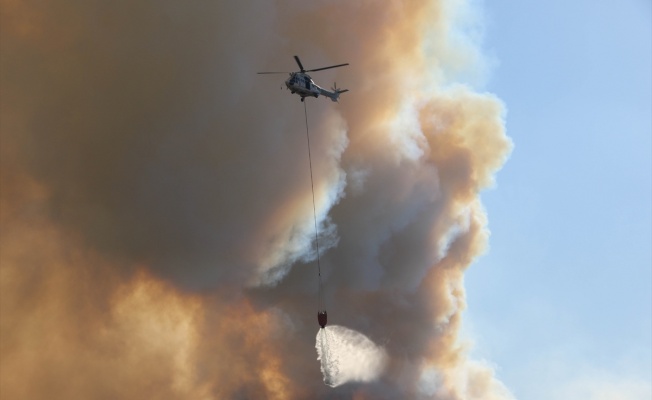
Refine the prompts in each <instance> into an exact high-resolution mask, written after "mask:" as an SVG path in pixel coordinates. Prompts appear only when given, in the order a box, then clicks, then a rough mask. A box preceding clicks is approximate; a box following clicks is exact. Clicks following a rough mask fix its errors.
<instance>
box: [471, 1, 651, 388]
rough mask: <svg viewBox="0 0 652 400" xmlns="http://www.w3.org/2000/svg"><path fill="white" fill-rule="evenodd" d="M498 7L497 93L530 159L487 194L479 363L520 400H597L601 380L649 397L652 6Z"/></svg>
mask: <svg viewBox="0 0 652 400" xmlns="http://www.w3.org/2000/svg"><path fill="white" fill-rule="evenodd" d="M483 9H484V14H485V32H484V44H483V49H484V51H485V53H486V54H487V55H488V56H489V57H490V59H493V60H494V62H493V66H492V69H491V72H490V74H489V78H488V80H487V84H486V87H485V89H486V90H488V91H490V92H492V93H495V94H496V95H497V96H498V97H500V98H501V99H502V100H503V101H504V103H505V105H506V108H507V110H508V111H507V122H506V124H507V132H508V135H509V136H510V137H511V138H512V139H513V141H514V144H515V148H514V151H513V153H512V155H511V157H510V159H509V161H508V162H507V164H506V165H505V167H504V168H503V170H501V171H500V172H499V173H498V175H497V187H496V188H494V189H493V190H489V191H487V192H485V193H483V196H482V198H483V202H484V204H485V207H486V208H487V212H488V215H489V228H490V230H491V232H492V235H491V239H490V249H489V251H488V252H487V254H486V255H484V256H483V257H482V258H480V259H479V260H478V261H477V262H476V263H475V264H474V265H473V266H472V267H471V268H470V270H469V272H468V273H467V276H466V285H467V294H468V303H469V309H468V311H467V322H468V324H467V329H468V330H469V332H470V335H471V336H472V337H473V338H474V340H475V341H476V349H475V352H476V353H477V355H478V356H479V357H482V358H486V359H488V360H490V361H491V362H494V363H495V364H496V365H497V368H498V376H499V377H500V378H501V379H502V380H503V381H504V382H505V384H506V385H507V386H508V387H509V388H510V389H511V390H512V391H513V392H514V394H515V395H516V397H517V398H519V399H551V398H566V397H567V398H571V397H572V396H577V395H581V396H593V397H586V398H595V399H597V398H599V397H596V396H597V395H598V394H597V392H598V385H597V384H596V383H597V382H601V384H600V385H607V386H609V387H600V392H601V393H602V396H604V397H601V398H605V399H610V398H612V397H608V393H609V390H611V389H614V388H615V389H614V391H615V392H617V393H620V394H619V396H626V397H617V398H639V397H637V396H641V395H646V393H647V396H649V393H650V392H649V390H650V386H651V385H652V383H651V381H652V366H651V364H652V352H651V350H650V348H651V346H652V344H651V342H652V334H651V331H652V329H651V326H652V317H651V316H652V309H651V307H652V295H651V292H652V289H651V287H652V275H651V269H652V254H651V252H652V251H651V246H652V245H651V243H652V233H651V231H652V217H651V208H652V196H651V191H652V189H651V188H652V161H651V160H652V156H651V153H652V142H651V136H652V111H651V110H652V80H651V76H652V62H651V55H652V32H651V25H652V23H651V21H652V11H651V4H650V2H649V1H645V0H626V1H622V2H606V1H598V2H595V1H586V0H580V1H574V2H564V1H548V2H539V1H522V2H509V1H504V0H501V1H492V2H486V3H484V4H483ZM605 382H606V383H605ZM586 386H593V389H587V388H585V387H586ZM632 387H634V388H633V389H632ZM591 390H593V391H595V392H596V393H589V392H591ZM605 393H607V394H605ZM564 396H566V397H564ZM627 396H628V397H627ZM614 398H616V397H614ZM648 398H649V397H648Z"/></svg>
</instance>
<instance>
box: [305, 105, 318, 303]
mask: <svg viewBox="0 0 652 400" xmlns="http://www.w3.org/2000/svg"><path fill="white" fill-rule="evenodd" d="M303 113H304V115H305V117H306V138H307V139H308V163H309V165H310V188H311V189H312V215H313V220H314V222H315V243H316V245H317V274H318V277H319V307H318V309H317V311H322V310H323V304H322V303H323V299H322V283H321V265H320V263H319V235H318V234H317V208H316V207H315V184H314V182H313V178H312V156H311V154H310V133H309V131H308V111H307V109H306V102H305V101H304V102H303Z"/></svg>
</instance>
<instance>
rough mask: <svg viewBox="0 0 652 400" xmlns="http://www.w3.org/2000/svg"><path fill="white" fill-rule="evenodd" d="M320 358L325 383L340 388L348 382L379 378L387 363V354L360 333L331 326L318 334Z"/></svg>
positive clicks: (318, 355)
mask: <svg viewBox="0 0 652 400" xmlns="http://www.w3.org/2000/svg"><path fill="white" fill-rule="evenodd" d="M316 347H317V359H318V360H319V361H320V364H321V371H322V374H323V375H324V383H326V384H327V385H328V386H332V387H337V386H340V385H343V384H345V383H347V382H369V381H373V380H375V379H377V378H378V377H379V376H380V375H381V374H382V373H383V371H384V369H385V366H386V364H387V353H386V352H385V350H384V349H383V348H382V347H379V346H377V345H376V344H375V343H374V342H372V341H371V340H370V339H369V338H368V337H366V336H365V335H363V334H362V333H360V332H357V331H354V330H353V329H348V328H345V327H343V326H338V325H330V326H327V327H326V328H323V329H320V330H319V331H318V332H317V344H316Z"/></svg>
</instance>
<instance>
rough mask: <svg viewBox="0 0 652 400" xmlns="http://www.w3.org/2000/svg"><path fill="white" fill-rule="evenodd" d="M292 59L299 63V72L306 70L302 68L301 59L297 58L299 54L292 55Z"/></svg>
mask: <svg viewBox="0 0 652 400" xmlns="http://www.w3.org/2000/svg"><path fill="white" fill-rule="evenodd" d="M294 60H295V61H296V62H297V64H299V69H301V72H306V70H305V69H303V65H302V64H301V60H299V56H294Z"/></svg>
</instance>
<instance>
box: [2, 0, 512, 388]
mask: <svg viewBox="0 0 652 400" xmlns="http://www.w3.org/2000/svg"><path fill="white" fill-rule="evenodd" d="M0 4H1V6H2V13H1V21H0V22H1V23H0V30H1V32H0V33H1V35H0V45H1V51H2V57H0V85H1V88H0V92H1V93H2V95H1V96H0V132H1V136H0V140H1V146H0V163H1V164H0V165H1V171H0V179H1V181H0V183H1V187H0V188H1V192H0V194H1V199H0V207H1V209H0V211H1V212H0V224H1V229H0V235H1V237H0V238H1V241H0V261H1V268H0V300H1V301H0V329H1V337H0V354H1V355H2V358H1V360H0V391H1V393H0V397H2V398H16V399H19V398H30V399H45V398H47V399H64V398H91V399H92V398H121V399H142V398H150V399H159V398H160V399H170V398H180V399H207V400H208V399H305V398H313V399H326V398H355V399H398V398H402V399H425V398H435V399H510V398H512V397H511V395H510V394H509V392H508V391H507V389H506V388H504V386H503V385H502V384H501V383H500V382H499V381H498V380H497V379H496V378H495V377H494V375H493V371H492V369H491V368H490V367H488V366H486V365H484V364H483V363H481V362H476V361H474V360H471V359H469V356H468V353H467V349H466V346H465V344H464V343H463V342H462V341H460V340H459V338H458V332H459V328H460V323H461V313H462V311H463V310H464V307H465V300H464V286H463V277H464V271H465V270H466V268H467V267H469V265H470V264H471V263H472V262H473V260H474V259H475V258H476V257H477V256H478V255H479V254H481V253H482V251H483V249H484V248H485V246H486V243H487V237H488V231H487V228H486V225H487V221H486V216H485V213H484V211H483V208H482V205H481V203H480V200H479V196H478V194H479V191H480V190H482V189H484V188H487V187H490V186H491V185H492V184H493V176H494V174H495V172H496V171H497V170H498V169H499V168H500V167H501V166H502V164H503V163H504V162H505V160H506V157H507V156H508V154H509V151H510V149H511V143H510V141H509V139H508V138H507V137H506V136H505V133H504V122H503V118H504V110H503V107H502V104H501V103H500V101H499V100H498V99H496V98H495V97H494V96H492V95H491V94H486V93H477V92H475V91H474V90H473V89H471V88H470V87H468V86H465V85H461V84H458V82H457V79H461V78H463V77H469V76H472V75H473V74H474V73H476V72H477V73H481V72H482V71H481V70H482V57H481V55H480V53H479V51H478V49H477V47H476V45H475V44H474V43H473V40H471V39H472V36H473V35H471V34H470V33H469V32H470V31H472V30H473V29H472V28H473V25H472V18H471V17H470V16H472V15H473V12H472V11H473V10H472V9H471V7H470V6H469V5H468V4H465V2H459V1H453V0H428V1H426V0H421V1H411V2H400V1H385V2H371V1H361V2H348V1H341V0H336V1H331V0H329V1H325V0H323V1H322V0H319V1H313V2H309V3H307V2H304V1H296V0H287V1H282V0H279V1H275V2H270V1H262V0H256V1H248V2H219V1H218V2H216V1H205V0H198V1H193V2H184V3H183V4H181V3H179V2H173V1H168V0H163V1H158V2H154V3H153V2H145V1H141V0H135V1H114V2H93V1H89V2H77V1H70V0H63V1H59V2H57V3H56V4H54V3H53V4H49V3H47V2H46V3H43V2H34V1H31V0H27V1H15V0H0ZM295 54H297V55H299V56H300V57H301V60H302V62H303V64H304V66H305V67H306V68H307V69H311V68H318V67H322V66H327V65H332V64H337V63H344V62H348V63H350V66H348V67H344V68H338V69H334V70H326V71H321V72H316V73H314V74H313V78H314V79H315V80H316V82H317V83H319V84H321V85H322V86H326V87H330V86H331V84H332V82H334V81H337V83H338V86H340V87H342V88H348V89H350V92H347V93H345V94H343V95H342V96H341V98H340V102H339V104H334V103H332V102H331V101H329V100H327V99H321V98H320V99H307V100H306V101H307V111H308V123H309V127H310V144H311V150H312V165H313V172H314V178H315V182H314V189H315V196H316V212H317V222H318V226H319V235H320V238H319V242H320V248H321V266H322V278H323V283H324V302H325V304H326V308H327V310H328V312H329V320H330V322H332V323H333V324H334V325H339V327H335V326H332V327H331V326H329V327H327V329H326V331H328V330H329V328H333V329H332V331H333V332H335V331H337V332H338V334H341V335H340V337H347V338H348V339H346V340H352V341H356V340H357V342H356V343H358V344H360V343H366V344H368V345H369V348H370V349H372V350H373V351H377V353H373V352H372V353H373V354H376V356H377V357H379V358H376V359H375V360H376V361H377V363H376V364H375V365H374V366H369V367H368V368H366V369H363V370H362V371H356V370H355V368H354V367H359V365H353V366H351V365H341V366H340V369H339V370H338V371H339V372H338V373H339V374H340V375H338V376H337V377H336V378H337V379H341V380H339V381H337V382H331V383H332V384H333V386H336V387H334V388H333V387H331V386H327V385H325V384H324V382H323V376H322V371H321V370H320V363H319V362H318V361H317V360H316V358H317V354H316V353H315V342H314V340H315V336H314V335H315V330H316V329H318V325H317V321H316V311H317V290H318V281H317V273H316V266H315V263H314V260H315V258H316V250H315V243H313V239H314V236H313V235H314V231H313V229H314V225H313V219H312V218H313V214H312V213H313V208H312V194H311V187H310V175H309V171H308V154H307V143H306V132H305V128H306V127H305V120H304V115H303V110H302V108H303V106H302V104H301V103H300V102H299V98H298V97H297V96H296V95H290V93H289V92H287V91H285V90H283V91H281V90H279V87H280V86H281V85H282V82H283V80H284V79H285V76H284V75H256V71H265V70H281V71H283V70H287V71H295V70H296V69H297V66H296V64H295V63H294V60H293V59H292V56H293V55H295ZM344 327H346V328H344ZM340 330H341V331H340ZM353 331H356V332H359V333H350V332H353ZM347 332H349V333H347ZM349 334H350V336H346V335H349ZM358 334H359V335H364V336H361V337H362V338H365V340H368V341H369V342H365V341H361V340H362V339H360V337H359V336H355V335H358ZM344 344H346V342H344ZM343 346H344V345H343ZM372 346H375V347H372ZM344 347H346V346H344ZM331 350H333V349H331ZM340 355H341V354H337V356H338V357H339V356H340ZM321 357H323V353H322V354H321ZM372 358H373V357H372ZM349 361H350V360H349ZM347 362H348V361H347ZM381 364H382V365H381ZM345 367H346V368H349V369H346V368H345ZM381 367H382V368H381ZM373 368H376V369H373ZM372 370H373V371H372ZM345 374H349V375H345ZM345 382H348V383H345ZM340 383H341V384H340Z"/></svg>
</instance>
